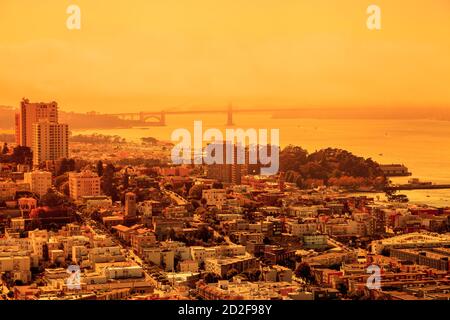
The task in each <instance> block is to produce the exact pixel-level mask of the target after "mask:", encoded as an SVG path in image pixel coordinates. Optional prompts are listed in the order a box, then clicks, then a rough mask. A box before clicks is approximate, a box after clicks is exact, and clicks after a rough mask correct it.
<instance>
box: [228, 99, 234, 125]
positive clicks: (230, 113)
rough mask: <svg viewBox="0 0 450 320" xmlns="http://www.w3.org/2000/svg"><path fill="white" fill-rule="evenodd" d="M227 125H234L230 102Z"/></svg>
mask: <svg viewBox="0 0 450 320" xmlns="http://www.w3.org/2000/svg"><path fill="white" fill-rule="evenodd" d="M227 126H234V123H233V106H232V105H231V104H230V105H229V106H228V111H227Z"/></svg>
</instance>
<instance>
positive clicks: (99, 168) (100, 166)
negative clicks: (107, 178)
mask: <svg viewBox="0 0 450 320" xmlns="http://www.w3.org/2000/svg"><path fill="white" fill-rule="evenodd" d="M97 174H98V176H99V177H101V176H103V162H102V160H98V161H97Z"/></svg>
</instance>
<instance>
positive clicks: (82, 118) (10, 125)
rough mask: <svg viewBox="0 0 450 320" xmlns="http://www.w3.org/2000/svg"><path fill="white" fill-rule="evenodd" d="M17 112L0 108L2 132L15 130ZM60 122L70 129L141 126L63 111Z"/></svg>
mask: <svg viewBox="0 0 450 320" xmlns="http://www.w3.org/2000/svg"><path fill="white" fill-rule="evenodd" d="M15 112H16V110H15V109H14V108H12V107H7V106H0V130H13V129H14V114H15ZM59 121H60V122H61V123H67V124H69V127H70V129H92V128H98V129H102V128H104V129H107V128H128V127H132V126H135V125H139V124H140V123H139V122H138V121H131V120H121V119H118V118H116V117H114V116H111V115H105V114H85V113H74V112H63V111H60V112H59Z"/></svg>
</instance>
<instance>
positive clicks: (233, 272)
mask: <svg viewBox="0 0 450 320" xmlns="http://www.w3.org/2000/svg"><path fill="white" fill-rule="evenodd" d="M238 274H239V271H238V270H236V269H234V268H231V269H230V270H228V272H227V274H226V278H227V280H231V279H233V277H234V276H237V275H238Z"/></svg>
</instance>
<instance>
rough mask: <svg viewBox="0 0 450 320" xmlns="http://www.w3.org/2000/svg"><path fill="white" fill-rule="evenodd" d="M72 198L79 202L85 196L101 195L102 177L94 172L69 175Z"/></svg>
mask: <svg viewBox="0 0 450 320" xmlns="http://www.w3.org/2000/svg"><path fill="white" fill-rule="evenodd" d="M69 191H70V197H71V198H72V199H74V200H79V199H81V198H82V197H85V196H98V195H100V177H99V176H98V175H97V174H96V173H93V172H92V171H89V170H86V171H83V172H80V173H76V172H71V173H69Z"/></svg>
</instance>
